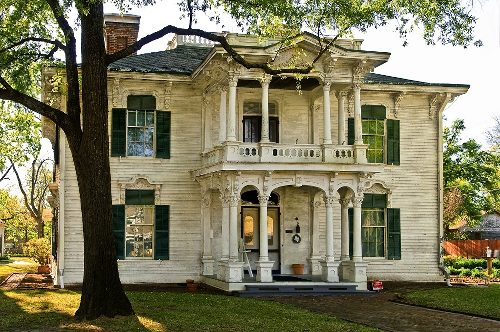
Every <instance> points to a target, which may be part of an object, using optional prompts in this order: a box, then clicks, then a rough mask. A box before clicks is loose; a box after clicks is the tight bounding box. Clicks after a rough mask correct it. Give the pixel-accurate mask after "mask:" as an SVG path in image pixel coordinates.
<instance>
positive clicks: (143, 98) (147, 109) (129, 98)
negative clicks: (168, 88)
mask: <svg viewBox="0 0 500 332" xmlns="http://www.w3.org/2000/svg"><path fill="white" fill-rule="evenodd" d="M133 98H137V99H139V101H138V104H139V107H130V106H131V105H130V104H131V103H133V102H137V101H133V100H132V99H133ZM149 98H151V99H154V102H153V104H154V108H150V107H143V105H144V104H147V103H148V100H147V99H149ZM150 101H151V100H149V102H150ZM153 104H152V105H153ZM130 111H135V112H137V111H144V112H145V118H144V123H145V124H146V119H147V112H152V113H153V137H152V140H153V154H152V155H151V156H145V155H130V154H129V128H146V127H144V126H143V127H137V126H132V127H131V126H129V112H130ZM157 112H159V110H158V109H156V96H154V95H152V94H150V95H142V94H141V95H135V94H130V95H128V96H127V108H126V116H125V157H127V158H153V159H156V158H157V157H156V155H157V151H156V150H157V146H156V140H157V131H158V129H157V123H158V122H157V116H156V115H157ZM136 121H137V113H136Z"/></svg>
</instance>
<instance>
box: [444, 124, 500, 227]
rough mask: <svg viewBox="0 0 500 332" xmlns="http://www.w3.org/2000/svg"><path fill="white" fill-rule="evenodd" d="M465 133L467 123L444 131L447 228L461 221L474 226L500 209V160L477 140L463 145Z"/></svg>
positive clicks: (445, 219)
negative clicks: (483, 213)
mask: <svg viewBox="0 0 500 332" xmlns="http://www.w3.org/2000/svg"><path fill="white" fill-rule="evenodd" d="M464 129H465V126H464V121H463V120H455V121H454V122H453V123H452V125H451V126H450V127H447V128H445V129H444V151H443V167H444V172H443V177H444V211H445V216H444V221H445V228H447V227H449V225H451V224H453V223H454V222H456V221H457V220H465V221H467V222H468V223H469V224H470V225H473V224H475V223H477V222H478V221H479V220H480V218H481V215H482V212H484V211H486V212H488V211H494V210H496V211H498V209H499V208H500V206H499V205H500V204H499V202H500V191H499V190H498V188H500V157H499V156H498V155H495V154H493V153H491V152H488V151H485V150H483V149H482V148H481V145H479V144H478V143H477V142H476V141H475V140H473V139H469V140H467V141H465V142H462V141H461V138H460V136H461V134H462V131H463V130H464Z"/></svg>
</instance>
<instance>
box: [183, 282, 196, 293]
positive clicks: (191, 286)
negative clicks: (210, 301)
mask: <svg viewBox="0 0 500 332" xmlns="http://www.w3.org/2000/svg"><path fill="white" fill-rule="evenodd" d="M186 290H187V291H188V292H189V293H196V291H197V290H198V283H196V282H194V280H193V279H188V280H186Z"/></svg>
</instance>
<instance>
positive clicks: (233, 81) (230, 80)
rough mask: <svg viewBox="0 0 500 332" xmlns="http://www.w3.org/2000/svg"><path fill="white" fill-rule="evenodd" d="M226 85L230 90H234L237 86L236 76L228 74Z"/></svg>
mask: <svg viewBox="0 0 500 332" xmlns="http://www.w3.org/2000/svg"><path fill="white" fill-rule="evenodd" d="M228 85H229V87H230V88H235V87H236V86H237V85H238V75H236V74H232V73H231V74H229V78H228Z"/></svg>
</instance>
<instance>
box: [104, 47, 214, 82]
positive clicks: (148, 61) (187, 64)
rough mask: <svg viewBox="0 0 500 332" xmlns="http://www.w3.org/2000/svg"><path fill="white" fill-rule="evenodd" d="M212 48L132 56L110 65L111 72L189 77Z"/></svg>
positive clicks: (176, 49) (180, 48)
mask: <svg viewBox="0 0 500 332" xmlns="http://www.w3.org/2000/svg"><path fill="white" fill-rule="evenodd" d="M211 50H212V48H209V47H195V46H186V45H179V46H177V47H176V48H175V49H173V50H167V51H161V52H153V53H146V54H139V55H132V56H129V57H126V58H123V59H120V60H118V61H116V62H114V63H112V64H111V65H109V67H108V68H109V70H112V71H130V72H139V73H168V74H185V75H190V74H191V73H193V71H194V70H195V69H196V68H198V66H199V65H200V64H201V63H202V62H203V60H205V58H206V56H207V55H208V53H210V51H211Z"/></svg>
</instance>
